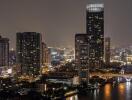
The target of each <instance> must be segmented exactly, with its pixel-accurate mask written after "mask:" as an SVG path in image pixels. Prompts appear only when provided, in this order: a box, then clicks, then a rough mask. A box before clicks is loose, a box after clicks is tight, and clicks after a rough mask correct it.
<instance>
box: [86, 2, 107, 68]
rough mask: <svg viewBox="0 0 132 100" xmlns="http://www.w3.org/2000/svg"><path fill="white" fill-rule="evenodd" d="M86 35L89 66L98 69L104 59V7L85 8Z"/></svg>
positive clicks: (89, 6)
mask: <svg viewBox="0 0 132 100" xmlns="http://www.w3.org/2000/svg"><path fill="white" fill-rule="evenodd" d="M86 33H87V34H88V38H89V40H88V43H89V66H90V67H92V68H99V67H101V66H102V63H103V59H104V58H103V57H104V5H103V4H89V5H87V7H86Z"/></svg>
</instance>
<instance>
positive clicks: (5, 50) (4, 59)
mask: <svg viewBox="0 0 132 100" xmlns="http://www.w3.org/2000/svg"><path fill="white" fill-rule="evenodd" d="M8 65H9V39H8V38H2V37H1V36H0V67H2V66H8Z"/></svg>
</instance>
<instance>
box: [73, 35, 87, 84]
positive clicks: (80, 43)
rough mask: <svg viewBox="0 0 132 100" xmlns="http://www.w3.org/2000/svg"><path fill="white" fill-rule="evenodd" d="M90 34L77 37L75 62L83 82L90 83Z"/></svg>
mask: <svg viewBox="0 0 132 100" xmlns="http://www.w3.org/2000/svg"><path fill="white" fill-rule="evenodd" d="M88 50H89V47H88V34H76V35H75V61H76V66H77V69H78V75H79V77H80V79H81V81H88V53H89V51H88Z"/></svg>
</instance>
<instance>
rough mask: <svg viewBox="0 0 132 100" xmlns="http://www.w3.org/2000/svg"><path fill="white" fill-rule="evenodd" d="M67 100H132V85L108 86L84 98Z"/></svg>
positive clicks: (74, 97) (68, 99) (75, 96)
mask: <svg viewBox="0 0 132 100" xmlns="http://www.w3.org/2000/svg"><path fill="white" fill-rule="evenodd" d="M66 100H132V83H130V82H126V83H120V84H116V85H112V84H106V85H105V86H103V87H101V88H100V89H98V90H94V91H89V92H88V93H87V94H84V95H83V96H82V95H81V96H80V95H74V96H71V97H68V98H67V99H66Z"/></svg>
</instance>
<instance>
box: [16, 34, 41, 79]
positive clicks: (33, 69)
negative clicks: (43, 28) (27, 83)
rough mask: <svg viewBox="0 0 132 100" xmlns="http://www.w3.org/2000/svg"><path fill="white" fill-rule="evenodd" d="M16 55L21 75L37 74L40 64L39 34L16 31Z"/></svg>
mask: <svg viewBox="0 0 132 100" xmlns="http://www.w3.org/2000/svg"><path fill="white" fill-rule="evenodd" d="M16 35H17V36H16V37H17V40H16V50H17V51H16V54H17V55H16V57H17V64H18V65H19V66H20V69H21V71H20V72H21V74H22V75H29V76H33V77H34V76H36V75H39V72H40V66H41V61H42V60H41V59H42V56H41V43H42V42H41V41H42V39H41V34H40V33H36V32H23V33H17V34H16Z"/></svg>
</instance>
